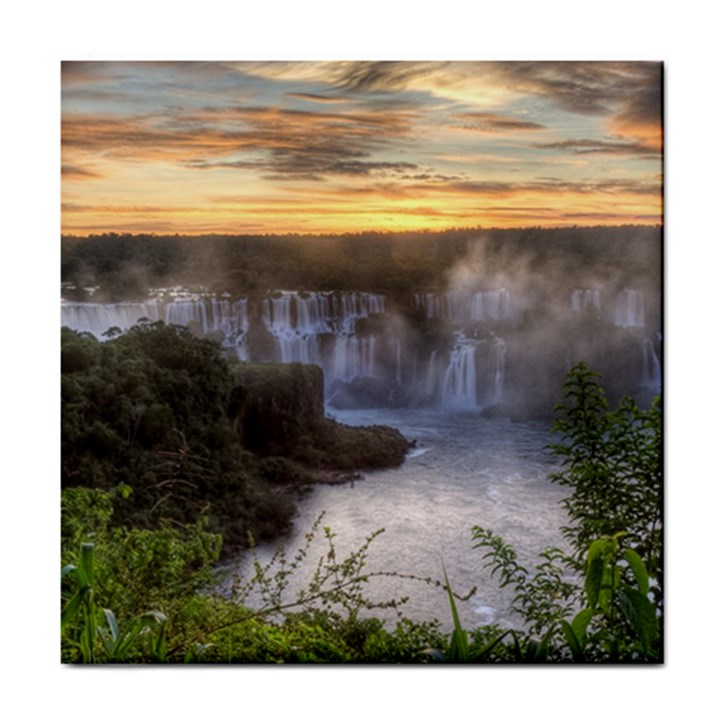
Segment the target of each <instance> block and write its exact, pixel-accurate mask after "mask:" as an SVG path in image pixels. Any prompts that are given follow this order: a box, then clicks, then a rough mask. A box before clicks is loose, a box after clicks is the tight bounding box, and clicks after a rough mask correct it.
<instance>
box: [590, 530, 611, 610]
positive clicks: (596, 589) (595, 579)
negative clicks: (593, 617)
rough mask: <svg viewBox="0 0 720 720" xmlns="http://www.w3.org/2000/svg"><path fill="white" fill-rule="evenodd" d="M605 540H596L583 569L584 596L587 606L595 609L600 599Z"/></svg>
mask: <svg viewBox="0 0 720 720" xmlns="http://www.w3.org/2000/svg"><path fill="white" fill-rule="evenodd" d="M606 543H607V541H606V539H605V538H601V539H600V540H596V541H595V542H594V543H593V544H592V545H590V549H589V550H588V554H587V565H586V568H585V594H586V595H587V599H588V604H589V606H590V607H591V608H593V609H595V608H596V607H597V604H598V600H599V598H600V590H601V588H602V585H603V577H604V575H605V547H606Z"/></svg>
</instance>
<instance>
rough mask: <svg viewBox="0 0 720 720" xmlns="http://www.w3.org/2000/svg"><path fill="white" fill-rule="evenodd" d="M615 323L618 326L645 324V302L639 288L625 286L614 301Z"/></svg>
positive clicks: (640, 325) (639, 325)
mask: <svg viewBox="0 0 720 720" xmlns="http://www.w3.org/2000/svg"><path fill="white" fill-rule="evenodd" d="M615 324H616V325H619V326H620V327H643V326H644V325H645V302H644V298H643V294H642V293H641V292H640V291H639V290H629V289H628V288H625V289H624V290H623V291H622V292H621V293H619V294H618V296H617V300H616V302H615Z"/></svg>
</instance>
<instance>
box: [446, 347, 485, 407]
mask: <svg viewBox="0 0 720 720" xmlns="http://www.w3.org/2000/svg"><path fill="white" fill-rule="evenodd" d="M476 349H477V346H476V345H475V344H461V345H456V346H455V347H454V348H453V351H452V353H451V354H450V361H449V362H448V366H447V368H446V369H445V375H444V377H443V385H442V396H441V397H442V400H441V402H442V405H443V406H445V407H448V408H453V409H456V410H474V409H476V408H477V406H478V403H477V378H476V375H475V351H476Z"/></svg>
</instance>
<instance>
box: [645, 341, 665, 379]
mask: <svg viewBox="0 0 720 720" xmlns="http://www.w3.org/2000/svg"><path fill="white" fill-rule="evenodd" d="M642 385H643V387H646V388H649V389H651V390H652V391H653V392H658V391H659V390H660V387H661V385H662V369H661V367H660V360H659V359H658V356H657V353H656V352H655V346H654V345H653V341H652V339H651V338H644V339H643V368H642Z"/></svg>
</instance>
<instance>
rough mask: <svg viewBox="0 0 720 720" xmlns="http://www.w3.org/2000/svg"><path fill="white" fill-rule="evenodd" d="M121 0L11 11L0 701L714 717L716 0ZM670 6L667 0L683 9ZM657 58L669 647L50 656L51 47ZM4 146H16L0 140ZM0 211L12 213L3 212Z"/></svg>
mask: <svg viewBox="0 0 720 720" xmlns="http://www.w3.org/2000/svg"><path fill="white" fill-rule="evenodd" d="M669 7H670V4H669V3H667V4H665V5H663V4H662V3H660V2H658V1H657V0H654V1H653V2H646V1H645V0H640V1H636V2H628V0H605V2H602V3H598V4H590V3H580V2H577V0H574V1H572V2H571V1H564V0H551V1H546V2H540V1H539V0H535V1H534V2H507V3H504V4H503V5H502V8H501V7H500V6H499V3H497V4H492V5H491V4H488V3H484V2H482V0H473V2H460V1H458V0H444V1H442V2H439V1H436V2H433V3H426V2H421V0H414V1H411V2H404V1H398V2H391V1H390V0H363V1H362V2H357V3H351V2H345V3H343V2H340V0H335V2H331V1H329V0H307V1H305V2H295V3H292V2H289V1H285V0H283V1H282V2H280V1H278V0H275V1H271V2H268V3H266V4H265V5H263V6H262V7H260V6H259V5H256V4H252V5H249V4H248V3H243V2H241V0H236V1H235V2H215V1H213V0H205V1H204V2H196V3H192V4H190V3H182V2H180V1H179V0H176V1H175V2H149V0H144V1H143V2H138V1H137V0H126V1H125V2H122V3H117V4H110V3H103V2H98V0H95V2H82V1H69V2H60V3H54V4H50V3H45V4H42V5H41V4H35V3H32V4H31V3H26V4H24V5H22V6H21V5H20V3H13V4H8V5H7V6H6V7H5V8H4V11H3V20H2V43H0V46H1V49H0V52H2V65H1V68H2V70H1V72H2V85H1V86H0V87H1V90H2V103H1V104H0V122H1V123H2V134H1V135H0V137H1V138H2V148H3V157H2V160H3V162H2V163H0V173H2V175H1V176H0V177H1V179H2V192H1V193H0V197H1V198H2V221H3V222H2V225H0V228H1V229H2V252H3V255H2V262H1V263H0V272H2V288H3V307H4V309H5V312H4V313H3V316H2V326H1V330H2V338H3V345H2V353H1V355H0V357H2V373H1V374H0V376H1V377H2V396H1V397H2V400H3V404H2V415H1V416H0V417H1V418H2V433H0V437H1V438H2V446H1V447H2V456H3V466H2V467H3V473H2V481H3V485H2V487H3V492H2V494H1V495H0V528H1V530H2V545H1V546H0V547H2V566H1V567H2V586H0V587H1V597H2V599H1V602H2V612H1V614H0V618H1V619H2V621H3V622H2V625H0V643H1V644H0V663H1V664H2V675H0V682H1V683H2V686H3V687H4V690H3V692H2V694H0V712H2V713H3V715H4V716H5V717H10V718H36V717H37V718H60V719H61V720H63V719H64V718H70V717H77V716H79V715H83V716H86V717H88V716H89V717H101V718H104V719H105V718H110V719H114V718H124V717H126V716H128V715H130V716H133V717H138V718H146V717H147V718H150V717H168V718H196V717H203V718H214V717H219V718H222V717H242V716H258V715H259V716H262V717H263V718H275V717H282V716H284V715H287V716H291V717H300V718H305V717H325V716H328V715H333V716H342V717H347V718H361V717H362V718H364V717H367V716H370V717H377V718H391V717H402V718H406V717H407V718H410V717H418V716H419V717H438V716H447V715H453V716H461V715H468V716H471V717H483V716H488V715H491V716H493V717H501V718H512V717H515V716H519V715H523V714H531V715H532V716H534V717H540V718H546V717H547V718H551V717H552V718H573V719H575V718H604V717H608V716H613V717H618V718H629V717H633V716H636V715H637V716H650V715H652V714H656V713H662V715H663V716H665V713H666V712H667V713H668V714H677V713H683V714H684V715H685V716H687V717H707V716H708V714H707V711H706V710H704V708H705V707H708V708H712V707H713V706H715V707H716V708H717V701H716V700H715V699H714V698H713V695H714V693H713V691H714V690H715V688H714V687H713V681H714V680H715V679H716V677H717V660H716V658H715V657H713V655H712V650H713V648H714V646H715V645H716V643H717V627H718V612H719V611H718V605H717V598H718V564H717V562H716V561H715V558H716V556H717V554H716V552H715V542H714V532H713V531H714V529H715V525H716V522H715V518H716V501H717V499H718V491H717V484H718V482H719V481H720V473H719V472H718V467H717V460H716V457H717V454H718V453H717V452H716V447H717V445H718V442H719V441H718V435H717V430H718V428H719V427H720V423H718V421H717V419H716V418H715V413H716V412H717V410H716V408H717V389H716V388H717V377H718V369H717V362H716V358H717V357H718V355H717V353H716V352H715V348H714V345H715V343H714V336H715V335H717V334H718V333H717V329H716V324H715V322H714V320H715V315H716V313H717V311H718V309H719V308H718V305H719V303H718V300H717V298H718V292H717V291H716V288H715V286H716V284H717V278H716V268H717V264H716V260H717V255H718V253H717V249H716V246H717V243H718V227H717V226H718V221H717V218H716V217H715V210H716V208H717V206H718V198H717V192H718V181H717V170H718V152H717V139H716V138H715V134H716V132H717V130H716V128H717V127H718V124H717V110H718V102H717V99H716V95H715V93H716V86H717V78H716V73H717V70H718V69H719V65H720V63H718V60H717V55H716V51H715V50H714V49H713V48H714V46H715V43H716V37H715V35H716V31H717V23H716V21H715V18H714V16H711V15H710V10H709V8H711V7H712V5H711V4H710V3H704V2H703V3H701V2H699V1H696V0H685V2H683V3H678V4H675V5H674V6H673V9H672V10H670V9H667V8H669ZM676 8H680V9H676ZM86 59H87V60H90V59H102V60H124V59H130V60H137V59H163V60H177V59H204V60H213V59H238V60H243V59H248V60H249V59H268V60H272V59H288V60H315V59H325V60H341V59H358V60H363V59H368V60H372V59H377V60H391V59H400V60H412V59H452V60H473V59H478V60H552V59H561V60H662V61H664V62H665V63H666V66H665V69H666V125H665V128H666V161H667V162H666V172H667V175H666V190H667V214H666V221H667V222H666V228H667V235H666V245H665V267H666V294H665V299H666V322H665V341H666V345H667V351H668V352H667V355H666V370H667V371H668V373H667V375H666V388H667V396H666V411H667V425H666V438H667V444H666V461H667V478H666V495H665V500H666V526H667V535H666V541H667V546H668V548H669V554H668V562H667V578H668V595H667V616H668V621H667V643H666V664H665V666H664V667H656V668H624V667H613V668H607V667H605V668H577V667H573V668H566V669H558V668H541V669H533V668H508V667H506V668H483V667H480V668H469V669H465V668H424V667H422V668H391V667H376V668H360V669H346V668H330V667H320V668H308V667H305V668H249V667H233V668H217V667H213V668H206V669H203V668H197V667H192V668H178V669H172V668H149V669H143V668H127V669H117V668H115V669H112V668H110V669H107V668H104V669H103V668H72V667H71V668H68V667H63V666H61V665H60V664H59V613H58V593H57V578H58V555H59V547H58V537H59V518H58V515H59V513H58V509H59V458H60V449H59V448H60V443H59V412H60V410H59V358H58V355H59V353H58V352H57V347H58V338H59V323H58V319H59V318H58V312H59V309H58V291H59V272H60V271H59V267H60V265H59V249H60V243H59V236H60V200H59V198H60V173H59V169H60V145H59V137H60V132H59V131H60V110H59V108H60V82H59V81H60V61H61V60H86ZM8 156H9V157H8ZM8 220H9V221H10V222H9V224H8V222H7V221H8Z"/></svg>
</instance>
